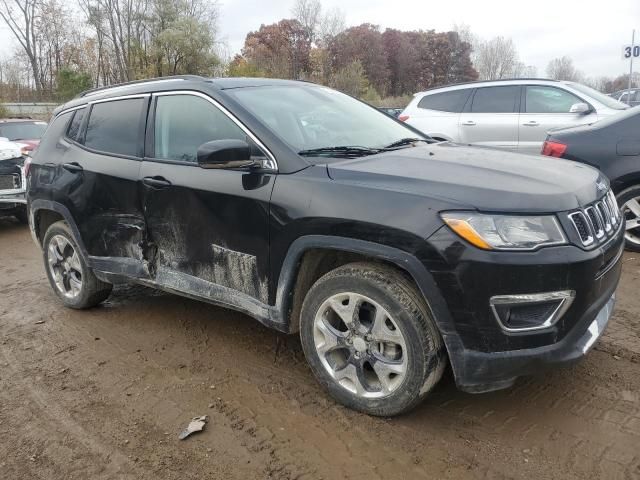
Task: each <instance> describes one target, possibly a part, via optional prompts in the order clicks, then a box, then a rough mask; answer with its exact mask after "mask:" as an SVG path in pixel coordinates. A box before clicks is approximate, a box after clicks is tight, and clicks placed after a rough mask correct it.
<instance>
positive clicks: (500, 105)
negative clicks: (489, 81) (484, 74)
mask: <svg viewBox="0 0 640 480" xmlns="http://www.w3.org/2000/svg"><path fill="white" fill-rule="evenodd" d="M519 95H520V87H519V86H509V87H484V88H479V89H478V90H476V94H475V95H474V96H473V103H472V104H471V111H472V112H475V113H513V112H515V109H516V101H517V99H518V96H519Z"/></svg>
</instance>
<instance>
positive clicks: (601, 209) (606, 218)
mask: <svg viewBox="0 0 640 480" xmlns="http://www.w3.org/2000/svg"><path fill="white" fill-rule="evenodd" d="M596 211H597V212H598V213H599V214H600V217H601V218H602V222H603V224H604V231H605V232H606V233H609V232H610V231H611V215H610V214H609V210H608V209H607V207H606V206H605V204H604V201H602V202H598V203H596Z"/></svg>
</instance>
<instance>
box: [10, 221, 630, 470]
mask: <svg viewBox="0 0 640 480" xmlns="http://www.w3.org/2000/svg"><path fill="white" fill-rule="evenodd" d="M0 260H1V261H0V292H1V293H0V478H2V479H6V480H13V479H23V478H24V479H27V478H28V479H33V478H36V479H46V480H54V479H72V478H76V479H116V478H117V479H164V478H169V479H174V478H175V479H181V480H184V479H196V478H197V479H202V478H212V479H243V480H244V479H254V478H256V479H320V478H323V479H338V478H353V479H367V480H372V479H378V478H384V479H404V478H406V479H422V478H429V479H440V478H455V479H464V478H535V479H546V478H549V479H551V478H569V479H586V478H606V479H617V478H620V479H623V478H624V479H630V478H640V295H639V294H638V288H637V286H638V284H639V283H638V282H639V277H640V255H637V254H635V255H634V254H628V253H627V254H626V255H625V258H624V273H623V279H622V284H621V287H620V289H619V301H618V305H617V308H616V311H615V318H613V319H612V321H611V323H610V325H609V328H608V330H607V331H606V333H605V335H604V337H603V338H602V339H601V340H600V341H599V343H598V344H597V345H596V347H595V349H594V350H592V351H591V352H590V353H589V355H588V356H587V358H586V359H585V360H584V361H582V362H581V363H580V364H578V365H576V366H575V367H572V368H568V369H563V370H557V371H554V372H551V373H547V374H544V375H540V376H538V377H535V378H528V379H523V380H521V381H519V382H518V384H517V385H516V386H515V387H514V388H512V389H510V390H507V391H502V392H497V393H491V394H484V395H469V394H465V393H462V392H459V391H457V390H456V388H455V386H454V384H453V381H452V379H451V377H450V376H449V377H447V378H445V380H444V382H443V383H442V384H441V385H440V386H439V387H438V388H437V389H436V391H434V393H433V394H432V395H431V396H430V397H428V399H427V401H425V402H424V403H423V404H422V405H421V406H420V407H418V408H417V409H416V410H415V411H414V412H412V413H410V414H408V415H405V416H403V417H400V418H395V419H377V418H371V417H368V416H365V415H362V414H358V413H355V412H353V411H350V410H347V409H345V408H343V407H341V406H339V405H337V404H336V403H334V402H333V401H332V400H330V399H329V398H328V397H327V396H326V395H325V394H324V392H323V391H321V390H320V388H319V387H318V386H317V384H316V382H315V381H314V379H313V377H312V375H311V372H310V371H309V369H308V368H307V366H306V364H305V361H304V358H303V355H302V351H301V348H300V343H299V341H298V339H297V338H296V337H286V336H284V335H280V334H278V333H274V332H273V331H270V330H268V329H266V328H264V327H262V326H261V325H259V324H258V323H257V322H255V321H253V320H251V319H250V318H248V317H246V316H244V315H241V314H239V313H235V312H231V311H227V310H224V309H221V308H216V307H213V306H210V305H206V304H203V303H199V302H195V301H191V300H187V299H184V298H180V297H177V296H172V295H169V294H163V293H157V292H154V291H151V290H147V289H143V288H140V287H133V288H118V289H117V290H116V291H115V292H114V294H113V295H112V297H111V298H110V300H109V301H108V302H107V303H106V304H105V305H104V306H102V307H100V308H96V309H93V310H90V311H84V312H77V311H72V310H68V309H65V308H63V307H62V306H61V305H60V304H59V303H58V301H57V300H56V298H54V295H53V293H52V292H51V290H50V289H49V285H48V283H47V280H46V278H45V274H44V270H43V266H42V261H41V257H40V253H39V251H38V249H37V248H36V246H35V245H34V244H33V242H32V240H31V237H30V235H29V233H28V230H27V228H25V227H23V226H19V225H17V224H16V223H14V222H12V221H10V220H0ZM196 415H209V418H210V421H209V424H208V425H207V427H206V430H205V431H204V432H203V433H201V434H198V435H196V436H193V437H191V438H189V439H187V440H186V441H179V440H178V438H177V436H178V433H179V432H180V430H181V429H182V428H183V427H184V426H185V425H186V423H187V422H188V421H189V419H190V418H191V417H194V416H196Z"/></svg>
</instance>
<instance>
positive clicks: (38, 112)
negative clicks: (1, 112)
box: [2, 103, 58, 120]
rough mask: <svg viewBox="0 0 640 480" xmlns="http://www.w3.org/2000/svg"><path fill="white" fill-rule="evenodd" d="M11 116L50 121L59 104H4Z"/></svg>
mask: <svg viewBox="0 0 640 480" xmlns="http://www.w3.org/2000/svg"><path fill="white" fill-rule="evenodd" d="M2 105H3V106H4V107H5V108H6V109H7V110H8V111H9V114H10V115H11V116H14V117H17V116H25V117H32V118H37V119H40V120H49V118H50V117H51V114H52V113H53V110H54V109H55V108H56V107H57V106H58V104H57V103H3V104H2Z"/></svg>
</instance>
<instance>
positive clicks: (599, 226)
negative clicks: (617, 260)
mask: <svg viewBox="0 0 640 480" xmlns="http://www.w3.org/2000/svg"><path fill="white" fill-rule="evenodd" d="M568 217H569V220H570V221H571V223H572V225H573V227H574V228H575V231H576V233H577V234H578V237H579V238H580V241H581V242H582V245H583V246H585V247H589V246H593V245H599V244H602V243H605V242H606V241H607V240H608V239H609V238H611V236H612V235H613V234H614V233H615V231H616V230H617V229H616V228H614V227H616V226H617V225H618V224H619V223H620V222H621V219H622V216H621V213H620V210H619V209H618V203H617V201H616V197H615V195H614V194H613V192H612V191H611V190H609V191H608V192H607V194H606V195H605V196H604V197H602V198H600V199H599V200H597V201H595V202H594V203H592V204H590V205H587V206H585V207H584V208H582V209H581V210H577V211H575V212H571V213H569V214H568Z"/></svg>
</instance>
